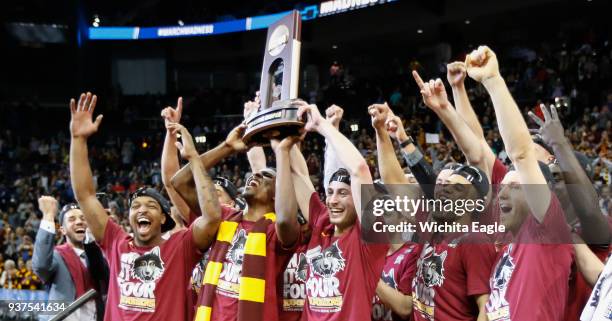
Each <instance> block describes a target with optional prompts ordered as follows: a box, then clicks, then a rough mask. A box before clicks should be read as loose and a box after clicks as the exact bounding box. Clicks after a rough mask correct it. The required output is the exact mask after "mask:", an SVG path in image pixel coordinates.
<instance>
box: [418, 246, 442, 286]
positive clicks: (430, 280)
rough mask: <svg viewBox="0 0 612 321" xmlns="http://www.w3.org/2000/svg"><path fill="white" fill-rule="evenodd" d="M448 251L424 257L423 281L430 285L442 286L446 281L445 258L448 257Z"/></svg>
mask: <svg viewBox="0 0 612 321" xmlns="http://www.w3.org/2000/svg"><path fill="white" fill-rule="evenodd" d="M446 254H447V253H446V251H444V252H442V253H440V254H436V253H435V252H432V254H431V255H430V256H429V257H427V258H425V259H423V271H424V272H423V274H422V275H423V281H424V282H425V285H426V286H428V287H432V286H434V285H437V286H442V283H443V282H444V260H445V259H446Z"/></svg>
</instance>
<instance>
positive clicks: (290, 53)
mask: <svg viewBox="0 0 612 321" xmlns="http://www.w3.org/2000/svg"><path fill="white" fill-rule="evenodd" d="M301 29H302V20H301V16H300V13H299V12H298V11H297V10H293V11H292V12H291V13H290V14H288V15H286V16H285V17H283V18H282V19H280V20H279V21H277V22H276V23H274V24H273V25H271V26H270V27H268V37H267V41H266V51H265V53H264V61H263V69H262V72H261V84H260V87H259V98H260V103H261V105H260V107H259V110H258V111H257V112H256V113H254V114H253V115H251V116H250V117H249V119H247V120H246V124H247V129H246V131H245V133H244V136H243V138H242V139H243V141H244V142H245V143H247V144H249V145H266V144H269V143H270V139H272V138H278V139H282V138H284V137H287V136H291V135H297V134H298V133H299V131H300V128H302V127H304V122H302V121H300V120H299V119H298V116H297V110H298V107H297V106H296V105H295V103H296V101H297V96H298V77H299V67H300V47H301V43H300V36H301V35H300V34H301Z"/></svg>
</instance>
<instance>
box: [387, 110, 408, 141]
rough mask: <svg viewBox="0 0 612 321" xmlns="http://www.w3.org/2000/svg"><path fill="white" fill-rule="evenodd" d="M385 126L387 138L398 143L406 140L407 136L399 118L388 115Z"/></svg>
mask: <svg viewBox="0 0 612 321" xmlns="http://www.w3.org/2000/svg"><path fill="white" fill-rule="evenodd" d="M385 125H386V126H387V131H388V132H389V136H391V137H392V138H393V139H395V140H397V141H398V142H403V141H405V140H407V139H408V134H406V130H405V129H404V124H403V123H402V119H401V118H399V116H396V115H389V117H388V118H387V121H386V122H385Z"/></svg>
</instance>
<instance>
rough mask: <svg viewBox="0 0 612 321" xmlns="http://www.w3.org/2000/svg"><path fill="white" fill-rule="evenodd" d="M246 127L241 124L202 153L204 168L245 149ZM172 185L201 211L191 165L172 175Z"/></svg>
mask: <svg viewBox="0 0 612 321" xmlns="http://www.w3.org/2000/svg"><path fill="white" fill-rule="evenodd" d="M245 129H246V125H244V124H240V125H238V126H237V127H235V128H234V129H232V131H231V132H230V133H229V134H228V135H227V138H226V139H225V141H224V142H222V143H221V144H219V146H217V147H215V148H213V149H211V150H209V151H208V152H206V153H204V154H202V155H200V157H199V160H200V162H202V166H203V167H204V170H209V169H211V168H213V167H214V166H215V165H217V164H218V163H219V162H220V161H221V160H222V159H224V158H226V157H228V156H230V155H232V154H234V153H236V152H239V151H245V150H246V148H247V147H246V145H245V144H244V142H243V141H242V134H243V133H244V130H245ZM171 182H172V186H174V188H175V189H176V191H177V192H178V193H179V195H180V196H181V197H182V198H183V199H184V200H185V202H186V203H187V205H188V206H189V208H190V209H191V210H192V211H195V212H199V211H200V209H199V205H198V196H197V194H196V191H195V183H194V181H193V175H192V174H191V166H190V165H185V166H183V168H181V169H180V170H179V171H178V172H177V173H176V174H175V175H174V177H172V180H171Z"/></svg>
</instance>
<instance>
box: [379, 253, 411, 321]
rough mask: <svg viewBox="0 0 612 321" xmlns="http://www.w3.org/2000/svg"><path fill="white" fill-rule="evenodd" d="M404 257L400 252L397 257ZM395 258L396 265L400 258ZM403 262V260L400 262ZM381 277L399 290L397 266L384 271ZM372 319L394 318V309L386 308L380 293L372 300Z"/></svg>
mask: <svg viewBox="0 0 612 321" xmlns="http://www.w3.org/2000/svg"><path fill="white" fill-rule="evenodd" d="M400 257H401V258H403V257H404V255H403V254H400V255H399V256H398V257H397V258H400ZM397 258H396V260H395V263H394V264H395V265H397V264H398V260H397ZM399 263H401V261H400V262H399ZM380 279H381V280H382V281H383V282H385V284H387V285H388V286H390V287H392V288H394V289H396V290H397V282H396V281H395V268H391V269H390V270H389V271H388V272H385V271H384V270H383V271H382V276H381V277H380ZM372 303H373V304H372V320H393V315H392V313H391V312H392V311H391V309H389V308H386V307H385V305H384V304H383V303H382V302H381V301H380V298H379V297H378V295H375V296H374V300H373V302H372Z"/></svg>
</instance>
